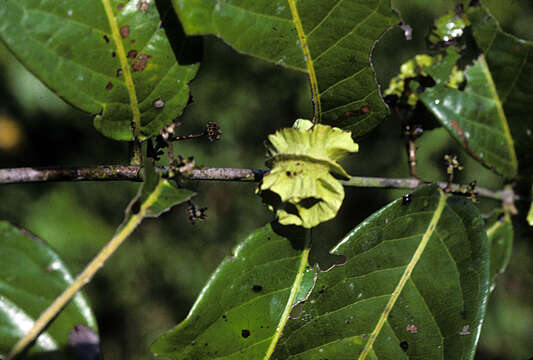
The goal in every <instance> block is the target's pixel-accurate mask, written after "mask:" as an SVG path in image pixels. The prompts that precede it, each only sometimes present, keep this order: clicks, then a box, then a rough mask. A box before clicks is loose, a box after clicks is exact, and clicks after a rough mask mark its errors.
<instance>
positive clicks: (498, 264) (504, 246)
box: [486, 212, 513, 288]
mask: <svg viewBox="0 0 533 360" xmlns="http://www.w3.org/2000/svg"><path fill="white" fill-rule="evenodd" d="M486 228H487V236H488V238H489V244H490V280H491V283H492V284H491V285H492V288H494V286H495V281H496V277H497V276H498V275H499V274H501V273H503V272H504V271H505V268H507V265H508V264H509V259H510V258H511V252H512V250H513V223H512V222H511V219H510V217H509V216H508V215H504V214H503V213H502V212H497V213H496V214H494V215H492V216H491V217H490V218H489V219H488V220H487V225H486Z"/></svg>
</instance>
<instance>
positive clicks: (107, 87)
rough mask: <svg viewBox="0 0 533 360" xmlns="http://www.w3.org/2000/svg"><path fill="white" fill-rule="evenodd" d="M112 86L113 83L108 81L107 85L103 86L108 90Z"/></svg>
mask: <svg viewBox="0 0 533 360" xmlns="http://www.w3.org/2000/svg"><path fill="white" fill-rule="evenodd" d="M112 88H113V83H112V82H111V81H110V82H108V83H107V85H106V86H105V89H106V90H107V91H109V90H111V89H112Z"/></svg>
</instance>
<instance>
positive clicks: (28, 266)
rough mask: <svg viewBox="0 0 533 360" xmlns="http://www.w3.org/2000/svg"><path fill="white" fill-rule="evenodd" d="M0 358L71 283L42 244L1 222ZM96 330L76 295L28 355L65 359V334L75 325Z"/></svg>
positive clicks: (81, 298)
mask: <svg viewBox="0 0 533 360" xmlns="http://www.w3.org/2000/svg"><path fill="white" fill-rule="evenodd" d="M0 247H1V249H2V250H1V251H0V273H1V274H2V277H1V278H0V357H1V356H6V355H7V353H8V352H9V351H10V350H11V347H12V346H13V345H14V344H15V343H16V342H17V341H18V340H19V339H20V338H21V337H22V336H24V335H25V334H26V333H27V332H28V331H29V330H30V329H31V328H32V326H33V324H34V322H35V321H36V320H37V318H38V317H39V315H41V313H42V312H43V311H44V310H45V309H46V308H47V307H48V305H50V304H51V303H52V301H53V300H54V299H55V298H56V297H57V296H58V295H59V294H60V293H61V292H62V291H63V290H64V289H65V288H66V287H67V286H69V285H70V284H71V283H72V282H73V278H72V275H71V274H70V272H69V271H68V269H67V268H66V266H65V264H64V263H63V262H62V261H61V259H60V258H59V256H58V255H57V254H56V253H55V252H54V251H53V250H52V249H51V248H50V247H48V245H47V244H46V243H45V242H44V241H42V240H41V239H39V238H37V237H36V236H34V235H32V234H30V233H29V232H28V231H25V230H22V229H18V228H17V227H15V226H13V225H11V224H9V223H8V222H6V221H0ZM79 324H82V325H85V326H88V327H89V328H92V329H93V330H94V331H97V326H96V320H95V319H94V315H93V313H92V311H91V308H90V306H89V304H88V302H87V299H86V298H85V296H83V294H81V293H78V294H76V295H75V296H74V298H73V299H72V301H71V302H70V304H69V305H67V307H65V309H64V310H63V311H62V312H61V314H60V315H59V316H58V317H57V318H56V319H55V321H54V322H53V323H52V324H51V325H50V326H49V327H48V328H47V329H46V331H45V332H43V333H42V334H41V335H40V336H39V337H38V338H37V341H36V343H35V345H34V346H33V347H32V348H31V350H30V352H29V353H30V354H33V355H35V356H36V357H37V355H39V356H43V357H42V358H43V359H44V358H48V359H52V358H53V359H71V358H72V357H71V356H69V354H68V352H67V341H68V337H69V334H70V333H71V331H72V330H73V328H74V326H75V325H79Z"/></svg>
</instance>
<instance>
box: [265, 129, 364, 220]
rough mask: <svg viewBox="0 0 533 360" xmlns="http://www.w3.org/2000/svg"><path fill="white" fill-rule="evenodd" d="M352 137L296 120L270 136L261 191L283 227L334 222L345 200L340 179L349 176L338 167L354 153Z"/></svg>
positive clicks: (340, 131)
mask: <svg viewBox="0 0 533 360" xmlns="http://www.w3.org/2000/svg"><path fill="white" fill-rule="evenodd" d="M357 151H358V145H357V144H356V143H355V142H354V141H353V139H352V136H351V133H350V132H349V131H344V130H341V129H339V128H334V127H331V126H328V125H321V124H317V125H314V126H313V123H312V122H311V121H309V120H302V119H298V120H296V122H295V123H294V125H293V127H292V128H286V129H281V130H279V131H277V132H276V133H275V134H273V135H269V137H268V155H267V156H268V158H267V161H266V164H267V166H268V167H269V168H271V169H272V170H270V172H269V173H268V174H267V175H265V176H264V177H263V180H262V181H261V184H260V185H259V189H258V190H259V191H260V192H261V196H262V197H263V201H264V202H265V203H266V204H267V205H268V207H269V209H270V210H272V211H274V212H275V213H276V216H277V217H278V221H279V223H280V224H282V225H297V226H302V227H305V228H312V227H315V226H317V225H318V224H320V223H321V222H324V221H327V220H330V219H333V218H334V217H335V215H336V214H337V212H338V211H339V208H340V207H341V204H342V201H343V199H344V189H343V186H342V184H341V183H340V181H339V179H344V180H348V179H349V178H350V176H349V175H348V173H346V171H345V170H344V169H343V168H342V167H341V166H340V165H339V164H338V163H337V161H338V160H340V159H342V158H344V157H346V156H347V155H349V154H351V153H354V152H357Z"/></svg>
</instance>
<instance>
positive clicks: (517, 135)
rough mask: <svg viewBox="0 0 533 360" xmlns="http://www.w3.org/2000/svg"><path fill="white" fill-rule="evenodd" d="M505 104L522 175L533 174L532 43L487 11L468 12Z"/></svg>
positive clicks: (475, 34)
mask: <svg viewBox="0 0 533 360" xmlns="http://www.w3.org/2000/svg"><path fill="white" fill-rule="evenodd" d="M467 15H468V18H469V20H470V21H471V22H472V25H473V34H474V37H475V39H476V41H477V44H478V46H479V47H480V48H481V50H482V51H483V52H484V53H485V58H486V60H487V64H488V66H489V69H490V72H491V74H492V78H493V79H494V84H495V85H496V89H497V91H498V94H499V97H500V99H501V102H502V104H503V110H504V111H505V115H506V116H507V121H508V122H509V127H510V129H511V134H512V135H513V140H514V145H515V149H516V154H517V158H518V163H519V173H520V174H528V175H532V174H533V101H531V99H533V42H531V41H525V40H522V39H519V38H517V37H515V36H512V35H510V34H507V33H505V32H503V31H502V30H501V28H500V26H499V24H498V22H497V21H496V19H495V18H494V17H493V16H492V15H491V14H490V13H489V12H488V10H487V9H486V8H484V7H474V8H470V9H469V10H468V12H467ZM496 144H497V143H496Z"/></svg>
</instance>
